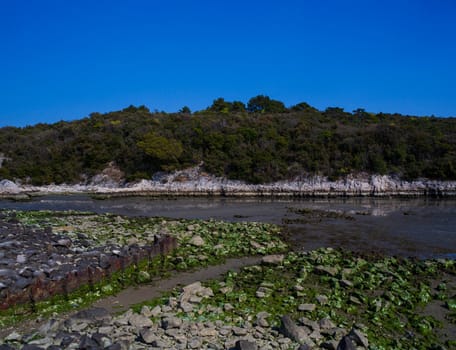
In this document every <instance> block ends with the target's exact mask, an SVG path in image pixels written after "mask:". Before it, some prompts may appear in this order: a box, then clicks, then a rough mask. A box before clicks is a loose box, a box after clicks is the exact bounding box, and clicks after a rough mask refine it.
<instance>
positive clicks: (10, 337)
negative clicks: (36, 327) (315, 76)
mask: <svg viewBox="0 0 456 350" xmlns="http://www.w3.org/2000/svg"><path fill="white" fill-rule="evenodd" d="M21 338H22V335H20V334H19V333H18V332H16V331H14V332H12V333H10V334H9V335H8V336H6V337H5V340H6V341H20V340H21Z"/></svg>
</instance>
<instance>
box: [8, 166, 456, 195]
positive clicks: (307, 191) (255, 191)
mask: <svg viewBox="0 0 456 350" xmlns="http://www.w3.org/2000/svg"><path fill="white" fill-rule="evenodd" d="M61 193H93V194H106V195H118V196H122V195H126V196H131V195H157V196H159V195H164V196H166V195H171V196H179V195H183V196H295V197H308V196H315V197H317V196H321V197H326V196H331V197H336V196H378V197H381V196H434V197H448V196H456V181H438V180H429V179H419V180H414V181H405V180H402V179H400V178H398V177H393V176H388V175H368V174H358V175H348V176H346V177H345V178H343V179H339V180H334V181H330V180H329V179H328V178H327V177H323V176H301V177H297V178H295V179H292V180H290V181H278V182H274V183H268V184H247V183H245V182H243V181H235V180H227V179H225V178H220V177H215V176H213V175H210V174H207V173H205V172H203V171H202V169H201V167H200V166H198V167H194V168H190V169H185V170H181V171H176V172H173V173H157V174H155V175H154V176H153V177H152V179H151V180H141V181H139V182H136V183H125V182H123V181H121V180H119V179H118V178H116V179H112V178H109V177H107V176H104V177H103V178H102V180H100V176H98V175H97V176H96V177H94V178H93V179H92V180H91V181H89V182H88V183H86V184H76V185H65V184H64V185H47V186H30V185H21V184H19V183H14V182H12V181H9V180H1V181H0V195H3V196H15V195H16V196H20V195H27V194H61Z"/></svg>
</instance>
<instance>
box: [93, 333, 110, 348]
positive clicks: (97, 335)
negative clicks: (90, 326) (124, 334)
mask: <svg viewBox="0 0 456 350" xmlns="http://www.w3.org/2000/svg"><path fill="white" fill-rule="evenodd" d="M103 338H108V336H107V335H106V334H103V333H94V334H92V339H93V340H94V341H95V342H96V343H97V344H98V345H99V346H101V347H103Z"/></svg>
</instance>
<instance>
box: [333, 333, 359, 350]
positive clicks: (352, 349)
mask: <svg viewBox="0 0 456 350" xmlns="http://www.w3.org/2000/svg"><path fill="white" fill-rule="evenodd" d="M337 350H356V346H355V344H353V342H352V341H351V339H350V337H348V336H345V337H343V338H342V339H341V341H340V342H339V344H338V345H337Z"/></svg>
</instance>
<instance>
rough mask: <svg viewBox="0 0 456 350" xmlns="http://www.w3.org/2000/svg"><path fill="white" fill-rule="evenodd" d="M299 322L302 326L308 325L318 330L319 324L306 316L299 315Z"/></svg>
mask: <svg viewBox="0 0 456 350" xmlns="http://www.w3.org/2000/svg"><path fill="white" fill-rule="evenodd" d="M299 322H300V323H301V324H302V325H303V326H306V327H309V328H311V329H312V330H314V331H319V330H320V325H319V324H318V322H316V321H312V320H310V319H308V318H307V317H301V318H300V319H299Z"/></svg>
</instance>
